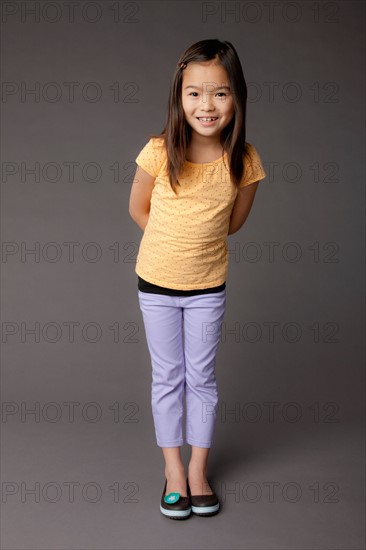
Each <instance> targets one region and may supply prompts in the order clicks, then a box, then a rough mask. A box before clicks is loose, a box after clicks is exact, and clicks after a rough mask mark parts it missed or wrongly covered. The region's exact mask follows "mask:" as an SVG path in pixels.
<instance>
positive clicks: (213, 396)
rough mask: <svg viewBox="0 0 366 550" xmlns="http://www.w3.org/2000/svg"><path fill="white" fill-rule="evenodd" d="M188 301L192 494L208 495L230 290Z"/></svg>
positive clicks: (186, 346)
mask: <svg viewBox="0 0 366 550" xmlns="http://www.w3.org/2000/svg"><path fill="white" fill-rule="evenodd" d="M184 300H185V302H184V308H183V323H184V356H185V365H186V405H187V429H186V441H187V443H189V444H190V445H192V457H191V460H190V463H189V466H188V481H189V484H190V488H191V493H192V495H195V494H197V495H204V494H206V495H207V494H212V491H211V489H210V487H209V485H208V482H207V477H206V475H207V460H208V454H209V450H210V447H211V445H212V442H213V434H214V427H215V421H216V414H217V403H218V391H217V383H216V376H215V365H216V353H217V349H218V346H219V343H220V338H221V327H222V322H223V319H224V315H225V306H226V289H224V290H223V291H221V292H217V293H212V294H203V295H197V296H192V297H187V298H185V299H184Z"/></svg>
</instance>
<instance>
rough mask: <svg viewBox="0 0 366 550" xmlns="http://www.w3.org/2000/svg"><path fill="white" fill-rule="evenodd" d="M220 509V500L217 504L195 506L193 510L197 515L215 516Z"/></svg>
mask: <svg viewBox="0 0 366 550" xmlns="http://www.w3.org/2000/svg"><path fill="white" fill-rule="evenodd" d="M219 509H220V503H219V502H218V503H217V504H215V506H193V504H192V512H193V513H194V514H196V516H214V515H215V514H217V512H218V511H219Z"/></svg>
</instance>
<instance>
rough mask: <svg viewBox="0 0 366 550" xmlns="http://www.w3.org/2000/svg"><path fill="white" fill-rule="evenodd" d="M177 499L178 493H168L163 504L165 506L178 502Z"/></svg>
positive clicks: (178, 497)
mask: <svg viewBox="0 0 366 550" xmlns="http://www.w3.org/2000/svg"><path fill="white" fill-rule="evenodd" d="M179 499H180V494H179V493H169V494H168V495H165V497H164V502H166V503H167V504H174V503H175V502H178V500H179Z"/></svg>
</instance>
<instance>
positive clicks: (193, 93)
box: [188, 92, 197, 95]
mask: <svg viewBox="0 0 366 550" xmlns="http://www.w3.org/2000/svg"><path fill="white" fill-rule="evenodd" d="M192 94H197V92H191V93H190V94H188V95H192Z"/></svg>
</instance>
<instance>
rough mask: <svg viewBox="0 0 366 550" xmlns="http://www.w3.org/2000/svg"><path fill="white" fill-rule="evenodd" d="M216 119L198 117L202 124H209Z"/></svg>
mask: <svg viewBox="0 0 366 550" xmlns="http://www.w3.org/2000/svg"><path fill="white" fill-rule="evenodd" d="M216 119H217V117H214V118H202V117H199V120H203V121H204V122H210V121H211V120H216Z"/></svg>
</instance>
